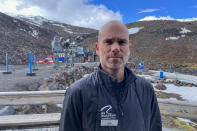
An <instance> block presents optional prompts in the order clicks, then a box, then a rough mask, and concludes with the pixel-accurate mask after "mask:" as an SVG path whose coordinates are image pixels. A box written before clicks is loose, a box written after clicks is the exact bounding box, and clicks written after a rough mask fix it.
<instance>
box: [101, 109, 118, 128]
mask: <svg viewBox="0 0 197 131" xmlns="http://www.w3.org/2000/svg"><path fill="white" fill-rule="evenodd" d="M111 111H112V106H111V105H106V106H104V107H102V108H101V109H100V113H101V126H117V125H118V120H117V118H116V114H113V113H111Z"/></svg>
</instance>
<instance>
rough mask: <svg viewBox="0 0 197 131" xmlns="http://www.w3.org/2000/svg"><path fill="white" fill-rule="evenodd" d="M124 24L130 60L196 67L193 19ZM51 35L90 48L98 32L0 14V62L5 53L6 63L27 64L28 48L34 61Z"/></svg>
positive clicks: (47, 50) (195, 24) (46, 50)
mask: <svg viewBox="0 0 197 131" xmlns="http://www.w3.org/2000/svg"><path fill="white" fill-rule="evenodd" d="M127 27H128V29H129V33H130V40H131V43H132V51H131V60H130V61H134V62H138V61H143V62H150V63H153V64H158V63H160V64H163V65H170V64H175V65H182V66H184V67H187V66H188V67H190V68H193V69H197V21H193V22H179V21H172V20H170V21H169V20H160V21H159V20H157V21H138V22H134V23H129V24H127ZM55 35H59V36H61V37H62V38H63V40H64V41H66V42H69V43H73V44H75V45H77V46H84V45H86V46H88V47H89V48H90V51H93V50H94V43H95V42H96V41H97V35H98V31H97V30H94V29H88V28H83V27H76V26H72V25H68V24H64V23H59V22H55V21H49V20H47V19H45V18H42V17H24V16H18V17H10V16H7V15H5V14H2V13H0V39H1V41H0V64H5V53H6V52H8V53H9V59H10V62H9V63H10V64H28V52H29V51H32V53H33V54H36V57H37V59H38V60H39V59H42V58H44V57H45V56H48V55H51V54H52V52H51V41H52V39H53V37H54V36H55ZM62 47H65V45H64V44H63V45H62Z"/></svg>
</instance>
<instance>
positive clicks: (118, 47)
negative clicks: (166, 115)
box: [60, 21, 162, 131]
mask: <svg viewBox="0 0 197 131" xmlns="http://www.w3.org/2000/svg"><path fill="white" fill-rule="evenodd" d="M130 49H131V43H129V34H128V29H127V27H126V26H125V25H124V24H122V23H121V22H119V21H110V22H108V23H107V24H105V25H104V26H103V27H102V28H101V30H100V31H99V35H98V42H97V43H96V52H97V54H98V56H99V58H100V65H99V67H98V70H97V71H95V72H93V73H91V74H90V75H88V76H87V77H84V78H82V79H80V80H79V81H77V82H75V83H74V84H72V85H71V86H70V87H69V88H68V89H67V91H66V94H65V100H64V106H63V110H62V114H61V120H60V131H161V130H162V126H161V116H160V111H159V107H158V103H157V98H156V96H155V93H154V90H153V87H152V85H151V84H150V83H149V82H148V81H147V80H145V79H144V78H141V77H139V76H136V75H135V74H134V73H133V72H132V71H131V70H130V69H128V68H127V67H125V64H126V63H127V61H128V58H129V55H130Z"/></svg>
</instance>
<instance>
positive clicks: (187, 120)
mask: <svg viewBox="0 0 197 131" xmlns="http://www.w3.org/2000/svg"><path fill="white" fill-rule="evenodd" d="M177 119H178V120H179V121H183V122H186V123H191V124H192V125H194V126H195V125H197V124H196V123H195V122H192V121H191V120H189V119H185V118H180V117H178V118H177Z"/></svg>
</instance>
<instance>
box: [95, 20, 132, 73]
mask: <svg viewBox="0 0 197 131" xmlns="http://www.w3.org/2000/svg"><path fill="white" fill-rule="evenodd" d="M130 48H131V44H130V43H129V35H128V30H127V28H125V27H124V26H122V25H120V24H117V23H115V24H112V25H108V26H106V27H104V28H103V29H102V30H101V32H100V34H99V38H98V43H97V44H96V52H97V54H98V55H99V57H100V62H101V66H102V68H104V70H105V69H106V70H108V69H110V70H119V69H121V68H124V65H125V64H126V63H127V61H128V58H129V55H130Z"/></svg>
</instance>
